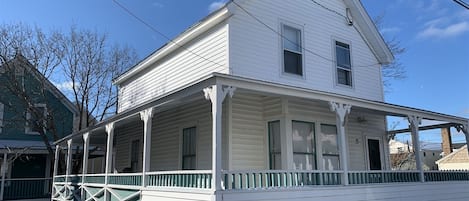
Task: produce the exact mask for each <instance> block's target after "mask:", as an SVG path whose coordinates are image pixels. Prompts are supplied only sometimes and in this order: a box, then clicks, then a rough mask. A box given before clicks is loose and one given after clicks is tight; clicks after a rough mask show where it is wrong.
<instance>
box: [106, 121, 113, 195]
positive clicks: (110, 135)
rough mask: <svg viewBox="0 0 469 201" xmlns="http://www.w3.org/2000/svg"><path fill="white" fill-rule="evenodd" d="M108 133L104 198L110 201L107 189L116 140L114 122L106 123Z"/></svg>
mask: <svg viewBox="0 0 469 201" xmlns="http://www.w3.org/2000/svg"><path fill="white" fill-rule="evenodd" d="M106 133H107V147H106V169H105V172H104V174H105V175H104V185H105V186H106V187H105V189H106V190H105V192H104V200H105V201H108V200H111V195H110V193H109V191H108V190H107V185H108V181H109V179H108V178H109V173H110V172H111V168H112V146H113V142H114V122H112V123H109V124H107V125H106Z"/></svg>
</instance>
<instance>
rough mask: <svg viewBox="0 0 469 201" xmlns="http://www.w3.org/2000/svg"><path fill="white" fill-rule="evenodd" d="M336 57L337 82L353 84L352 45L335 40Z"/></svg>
mask: <svg viewBox="0 0 469 201" xmlns="http://www.w3.org/2000/svg"><path fill="white" fill-rule="evenodd" d="M335 57H336V65H337V83H338V84H341V85H347V86H352V65H351V62H350V46H349V45H348V44H345V43H341V42H337V41H336V42H335Z"/></svg>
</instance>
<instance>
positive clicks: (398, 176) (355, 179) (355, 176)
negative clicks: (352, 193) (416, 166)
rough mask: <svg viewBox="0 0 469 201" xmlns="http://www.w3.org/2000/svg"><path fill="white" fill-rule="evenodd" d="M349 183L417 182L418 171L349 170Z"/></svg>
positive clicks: (418, 177)
mask: <svg viewBox="0 0 469 201" xmlns="http://www.w3.org/2000/svg"><path fill="white" fill-rule="evenodd" d="M348 179H349V184H373V183H395V182H419V181H420V173H419V172H418V171H349V173H348Z"/></svg>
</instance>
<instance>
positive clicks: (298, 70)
mask: <svg viewBox="0 0 469 201" xmlns="http://www.w3.org/2000/svg"><path fill="white" fill-rule="evenodd" d="M282 34H283V38H282V40H283V71H284V72H285V73H290V74H294V75H300V76H302V75H303V53H302V47H301V30H299V29H296V28H293V27H290V26H286V25H283V27H282Z"/></svg>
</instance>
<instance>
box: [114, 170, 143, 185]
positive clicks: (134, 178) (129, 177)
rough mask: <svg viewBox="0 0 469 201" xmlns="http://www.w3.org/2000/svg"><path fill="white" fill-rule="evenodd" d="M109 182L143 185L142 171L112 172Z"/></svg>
mask: <svg viewBox="0 0 469 201" xmlns="http://www.w3.org/2000/svg"><path fill="white" fill-rule="evenodd" d="M108 184H115V185H124V186H141V185H142V173H129V174H127V173H125V174H110V175H108Z"/></svg>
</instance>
